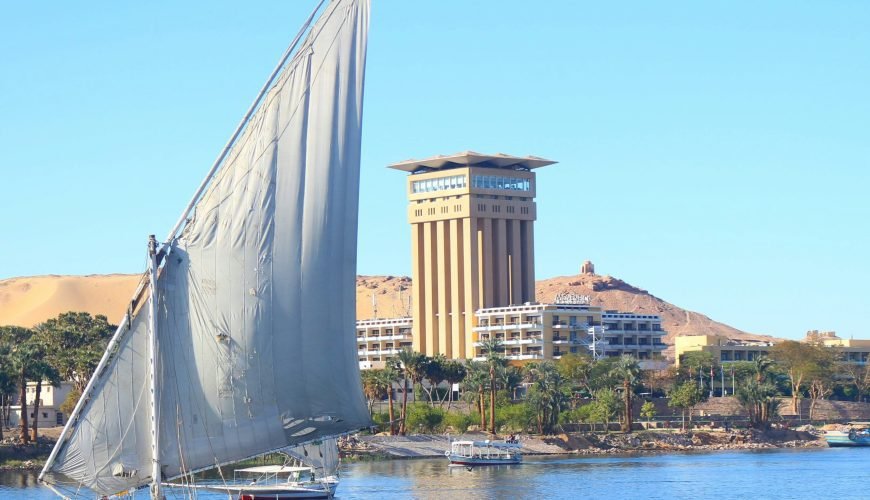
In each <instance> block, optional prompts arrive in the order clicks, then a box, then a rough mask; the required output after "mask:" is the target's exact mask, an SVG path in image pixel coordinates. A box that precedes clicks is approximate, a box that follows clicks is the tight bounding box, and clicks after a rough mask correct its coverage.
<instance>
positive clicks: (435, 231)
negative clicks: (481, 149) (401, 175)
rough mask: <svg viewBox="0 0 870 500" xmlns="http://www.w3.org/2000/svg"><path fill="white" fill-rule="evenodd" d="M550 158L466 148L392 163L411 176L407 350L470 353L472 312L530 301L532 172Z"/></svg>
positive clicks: (532, 283)
mask: <svg viewBox="0 0 870 500" xmlns="http://www.w3.org/2000/svg"><path fill="white" fill-rule="evenodd" d="M553 163H555V162H553V161H550V160H545V159H543V158H537V157H532V156H529V157H525V158H522V157H517V156H509V155H504V154H496V155H483V154H479V153H475V152H471V151H466V152H464V153H458V154H455V155H449V156H436V157H433V158H428V159H425V160H409V161H404V162H400V163H396V164H393V165H390V168H393V169H397V170H402V171H404V172H407V173H408V174H410V175H409V176H408V181H407V195H408V202H409V205H408V221H409V222H410V223H411V262H412V271H411V275H412V279H413V282H414V284H413V300H412V313H411V316H412V317H413V347H414V350H415V351H418V352H422V353H425V354H427V355H430V356H432V355H435V354H444V355H445V356H447V357H448V358H469V357H472V356H473V354H474V346H473V342H474V338H473V335H472V333H473V332H472V330H473V328H474V311H477V310H478V309H480V308H489V307H502V306H507V305H510V304H523V303H525V302H531V301H534V298H535V265H534V255H535V253H534V248H535V247H534V221H535V218H536V210H535V174H534V173H533V172H532V170H533V169H536V168H539V167H543V166H547V165H551V164H553Z"/></svg>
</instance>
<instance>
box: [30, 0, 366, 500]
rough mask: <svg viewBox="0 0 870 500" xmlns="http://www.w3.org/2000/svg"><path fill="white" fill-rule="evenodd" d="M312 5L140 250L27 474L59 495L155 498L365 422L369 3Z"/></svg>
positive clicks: (347, 0)
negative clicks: (221, 143)
mask: <svg viewBox="0 0 870 500" xmlns="http://www.w3.org/2000/svg"><path fill="white" fill-rule="evenodd" d="M323 4H324V1H321V2H320V4H318V6H317V7H316V8H315V10H314V12H312V14H311V16H310V17H309V18H308V20H307V21H306V22H305V23H304V25H303V27H302V29H301V30H300V31H299V34H298V35H297V36H296V39H295V40H294V41H293V43H291V44H290V47H289V48H288V49H287V51H286V52H285V53H284V55H283V56H282V58H281V60H280V61H279V63H278V65H277V66H276V68H275V70H274V71H273V72H272V74H271V75H270V77H269V78H268V79H267V82H266V84H265V85H264V86H263V88H262V89H261V91H260V93H259V94H258V96H257V98H255V100H254V103H253V104H252V105H251V107H250V109H249V110H248V112H247V113H246V114H245V116H244V117H243V119H242V121H241V123H240V124H239V126H238V127H237V129H236V130H235V132H234V133H233V134H232V135H231V137H230V140H229V141H228V142H227V144H226V146H225V147H224V148H223V150H222V151H221V153H220V154H219V155H218V158H217V159H216V160H215V162H214V164H213V165H212V167H211V169H210V171H209V172H208V174H207V175H206V177H205V179H204V180H203V181H202V184H201V185H200V186H199V188H198V189H197V190H196V192H195V193H194V196H193V197H192V199H191V201H190V203H189V204H188V206H187V208H186V209H185V210H184V211H183V212H182V215H181V217H180V218H179V219H178V222H176V224H175V226H174V227H173V229H172V230H171V231H170V233H169V235H168V236H167V237H166V239H165V240H163V241H158V240H157V239H156V238H155V237H154V236H151V237H150V238H149V241H148V261H149V266H148V270H147V272H145V273H144V274H143V278H142V280H141V282H140V285H139V287H138V289H137V290H136V293H135V294H134V296H133V298H132V299H131V301H130V304H129V307H128V311H127V314H126V315H125V316H124V318H123V319H122V320H121V322H120V324H119V326H118V329H117V331H116V332H115V333H114V335H113V337H112V338H111V340H110V341H109V344H108V347H107V349H106V352H105V354H104V355H103V357H102V359H101V360H100V363H99V365H98V366H97V369H96V370H95V372H94V375H93V377H92V378H91V380H90V381H89V383H88V385H87V387H86V388H85V390H84V392H83V394H82V396H81V399H80V400H79V401H78V403H77V405H76V407H75V410H74V411H73V413H72V414H71V415H70V418H69V420H68V423H67V425H66V426H65V427H64V429H63V432H62V434H61V436H60V438H59V439H58V442H57V444H56V445H55V447H54V449H53V450H52V452H51V455H50V456H49V458H48V460H47V462H46V464H45V467H44V468H43V470H42V472H41V473H40V475H39V480H40V481H41V482H42V483H43V484H46V485H48V486H49V487H50V488H51V489H52V490H53V491H54V492H55V493H57V494H59V495H61V496H69V497H71V496H112V495H123V494H129V493H131V492H135V491H136V490H138V489H140V488H144V487H146V486H147V487H150V494H151V497H152V498H162V497H163V496H164V494H165V488H166V487H167V486H166V485H167V484H181V485H183V486H186V487H190V488H193V487H195V486H196V476H195V473H197V472H200V471H205V470H208V469H215V468H216V469H217V470H218V471H219V472H220V471H221V469H220V467H221V466H222V465H227V464H232V463H236V462H239V461H242V460H246V459H249V458H252V457H257V456H260V455H263V454H265V453H270V452H274V451H286V450H292V449H294V448H298V447H299V446H303V447H304V446H311V445H315V444H322V443H324V442H329V439H330V438H333V437H336V436H341V435H343V434H346V433H348V432H352V431H355V430H357V429H360V428H364V427H366V426H367V425H368V424H369V415H368V411H367V408H366V404H365V399H364V397H363V394H362V391H361V387H360V376H359V369H358V364H357V360H356V344H355V339H354V335H353V334H352V332H353V331H354V330H353V328H354V316H355V287H354V283H355V277H356V239H357V213H358V198H359V163H360V138H361V126H362V109H363V107H362V99H363V87H364V74H365V61H366V43H367V35H368V20H369V2H368V0H331V1H330V2H328V3H327V4H326V5H325V6H323ZM321 7H322V10H321ZM317 12H320V16H319V18H318V19H317V21H316V22H315V21H314V18H315V16H316V15H317ZM300 42H301V43H300ZM297 46H298V49H297ZM161 182H172V179H160V180H158V182H156V183H155V185H157V186H159V184H160V183H161ZM221 474H222V472H221ZM222 481H224V482H225V481H227V479H226V478H223V476H222ZM190 493H192V490H191V492H190ZM327 493H329V494H331V493H332V492H331V491H328V492H327Z"/></svg>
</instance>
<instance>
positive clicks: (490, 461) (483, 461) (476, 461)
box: [447, 454, 523, 466]
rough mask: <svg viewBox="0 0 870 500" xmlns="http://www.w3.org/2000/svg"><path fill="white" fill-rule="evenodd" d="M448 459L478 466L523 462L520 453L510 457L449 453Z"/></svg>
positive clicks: (458, 463)
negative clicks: (469, 455) (483, 456)
mask: <svg viewBox="0 0 870 500" xmlns="http://www.w3.org/2000/svg"><path fill="white" fill-rule="evenodd" d="M447 459H448V460H450V464H451V465H465V466H477V465H514V464H519V463H522V462H523V457H522V456H520V455H515V456H513V457H510V458H477V457H473V458H472V457H463V456H460V455H453V454H449V455H447Z"/></svg>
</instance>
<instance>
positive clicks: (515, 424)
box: [495, 403, 535, 432]
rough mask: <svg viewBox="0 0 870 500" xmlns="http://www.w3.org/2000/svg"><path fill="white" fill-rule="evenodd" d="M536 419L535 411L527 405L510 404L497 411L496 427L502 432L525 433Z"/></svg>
mask: <svg viewBox="0 0 870 500" xmlns="http://www.w3.org/2000/svg"><path fill="white" fill-rule="evenodd" d="M534 417H535V414H534V410H533V409H532V408H531V407H529V405H528V404H526V403H516V404H509V405H505V406H503V407H500V408H496V410H495V423H496V427H498V428H499V430H501V431H502V432H525V431H527V430H528V428H529V426H530V425H531V423H532V421H533V420H534Z"/></svg>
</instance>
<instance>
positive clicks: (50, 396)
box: [9, 382, 73, 427]
mask: <svg viewBox="0 0 870 500" xmlns="http://www.w3.org/2000/svg"><path fill="white" fill-rule="evenodd" d="M72 390H73V384H72V382H61V383H60V385H59V386H52V385H51V384H50V383H48V382H43V383H42V390H41V391H40V393H39V399H40V403H39V422H38V425H39V427H55V426H58V425H64V424H65V423H66V418H67V416H68V415H64V414H63V412H61V411H60V405H62V404H63V402H64V401H66V397H67V396H68V395H69V393H70V392H71V391H72ZM25 393H26V394H27V413H28V418H27V425H33V417H34V408H33V403H34V401H35V400H36V382H28V383H27V388H26V389H25ZM9 409H10V413H9V425H10V427H15V426H18V425H21V424H20V422H21V404H19V402H18V401H17V400H16V402H15V404H13V405H12V406H10V408H9Z"/></svg>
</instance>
